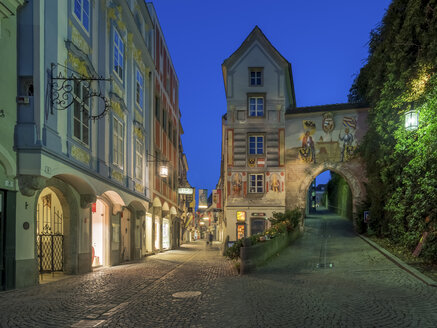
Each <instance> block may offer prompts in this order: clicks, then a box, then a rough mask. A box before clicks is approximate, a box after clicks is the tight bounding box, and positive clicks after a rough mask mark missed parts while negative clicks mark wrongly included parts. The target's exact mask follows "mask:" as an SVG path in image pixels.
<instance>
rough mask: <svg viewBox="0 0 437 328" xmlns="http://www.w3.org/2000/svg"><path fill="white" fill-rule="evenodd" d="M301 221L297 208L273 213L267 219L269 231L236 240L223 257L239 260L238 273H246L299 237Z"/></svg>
mask: <svg viewBox="0 0 437 328" xmlns="http://www.w3.org/2000/svg"><path fill="white" fill-rule="evenodd" d="M301 219H302V211H301V210H300V209H298V208H295V209H294V210H286V211H285V213H273V218H270V219H269V221H270V222H271V227H270V228H269V229H267V230H266V231H265V232H264V233H263V234H257V235H253V236H251V237H247V238H241V239H239V240H237V242H236V243H235V244H234V245H233V246H232V247H229V248H228V249H227V250H226V252H225V255H226V256H227V257H229V258H230V259H234V260H236V259H240V263H239V267H240V273H241V274H244V273H248V272H250V271H252V270H253V269H254V268H255V267H257V266H259V265H262V264H264V263H265V262H266V261H267V260H268V259H269V258H270V257H271V256H273V255H274V254H277V253H278V252H279V251H280V250H282V249H283V248H285V247H286V246H288V245H289V244H290V243H291V242H292V241H293V240H295V239H297V238H298V237H299V236H300V229H299V227H300V222H301Z"/></svg>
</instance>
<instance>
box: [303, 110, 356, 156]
mask: <svg viewBox="0 0 437 328" xmlns="http://www.w3.org/2000/svg"><path fill="white" fill-rule="evenodd" d="M319 122H320V121H319ZM321 122H322V123H321V128H322V129H321V130H317V127H316V123H315V122H314V121H311V120H303V121H302V124H303V133H301V135H300V142H301V147H298V157H299V158H300V160H301V161H302V162H305V163H322V162H327V161H330V162H347V161H349V160H351V159H352V158H353V157H354V152H355V149H356V148H357V146H356V138H355V131H356V129H357V119H356V117H354V116H344V117H342V118H341V119H340V122H342V126H341V129H335V121H334V115H333V113H329V112H328V113H324V114H322V120H321ZM338 122H339V121H338V120H337V123H338ZM319 124H320V123H319ZM335 131H339V133H338V136H337V135H336V132H335ZM316 134H317V137H316ZM319 134H320V137H319ZM317 138H318V139H317Z"/></svg>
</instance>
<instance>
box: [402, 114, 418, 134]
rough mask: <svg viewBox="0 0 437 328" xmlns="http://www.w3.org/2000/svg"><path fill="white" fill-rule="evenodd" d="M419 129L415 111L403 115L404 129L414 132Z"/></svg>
mask: <svg viewBox="0 0 437 328" xmlns="http://www.w3.org/2000/svg"><path fill="white" fill-rule="evenodd" d="M418 127H419V112H418V111H417V110H415V109H412V110H409V111H408V112H406V113H405V129H406V130H408V131H411V130H416V129H417V128H418Z"/></svg>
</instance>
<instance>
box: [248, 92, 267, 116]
mask: <svg viewBox="0 0 437 328" xmlns="http://www.w3.org/2000/svg"><path fill="white" fill-rule="evenodd" d="M251 99H255V115H251V107H250V106H251V103H250V102H251ZM258 99H262V100H263V103H262V106H263V108H262V115H258V105H259V104H258ZM265 115H266V96H265V94H263V93H251V94H248V95H247V117H249V118H256V117H257V118H263V117H265Z"/></svg>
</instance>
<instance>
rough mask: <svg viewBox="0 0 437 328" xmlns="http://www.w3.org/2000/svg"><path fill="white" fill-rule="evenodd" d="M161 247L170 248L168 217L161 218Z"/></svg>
mask: <svg viewBox="0 0 437 328" xmlns="http://www.w3.org/2000/svg"><path fill="white" fill-rule="evenodd" d="M162 248H163V249H169V248H170V221H169V220H168V219H163V220H162Z"/></svg>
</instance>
